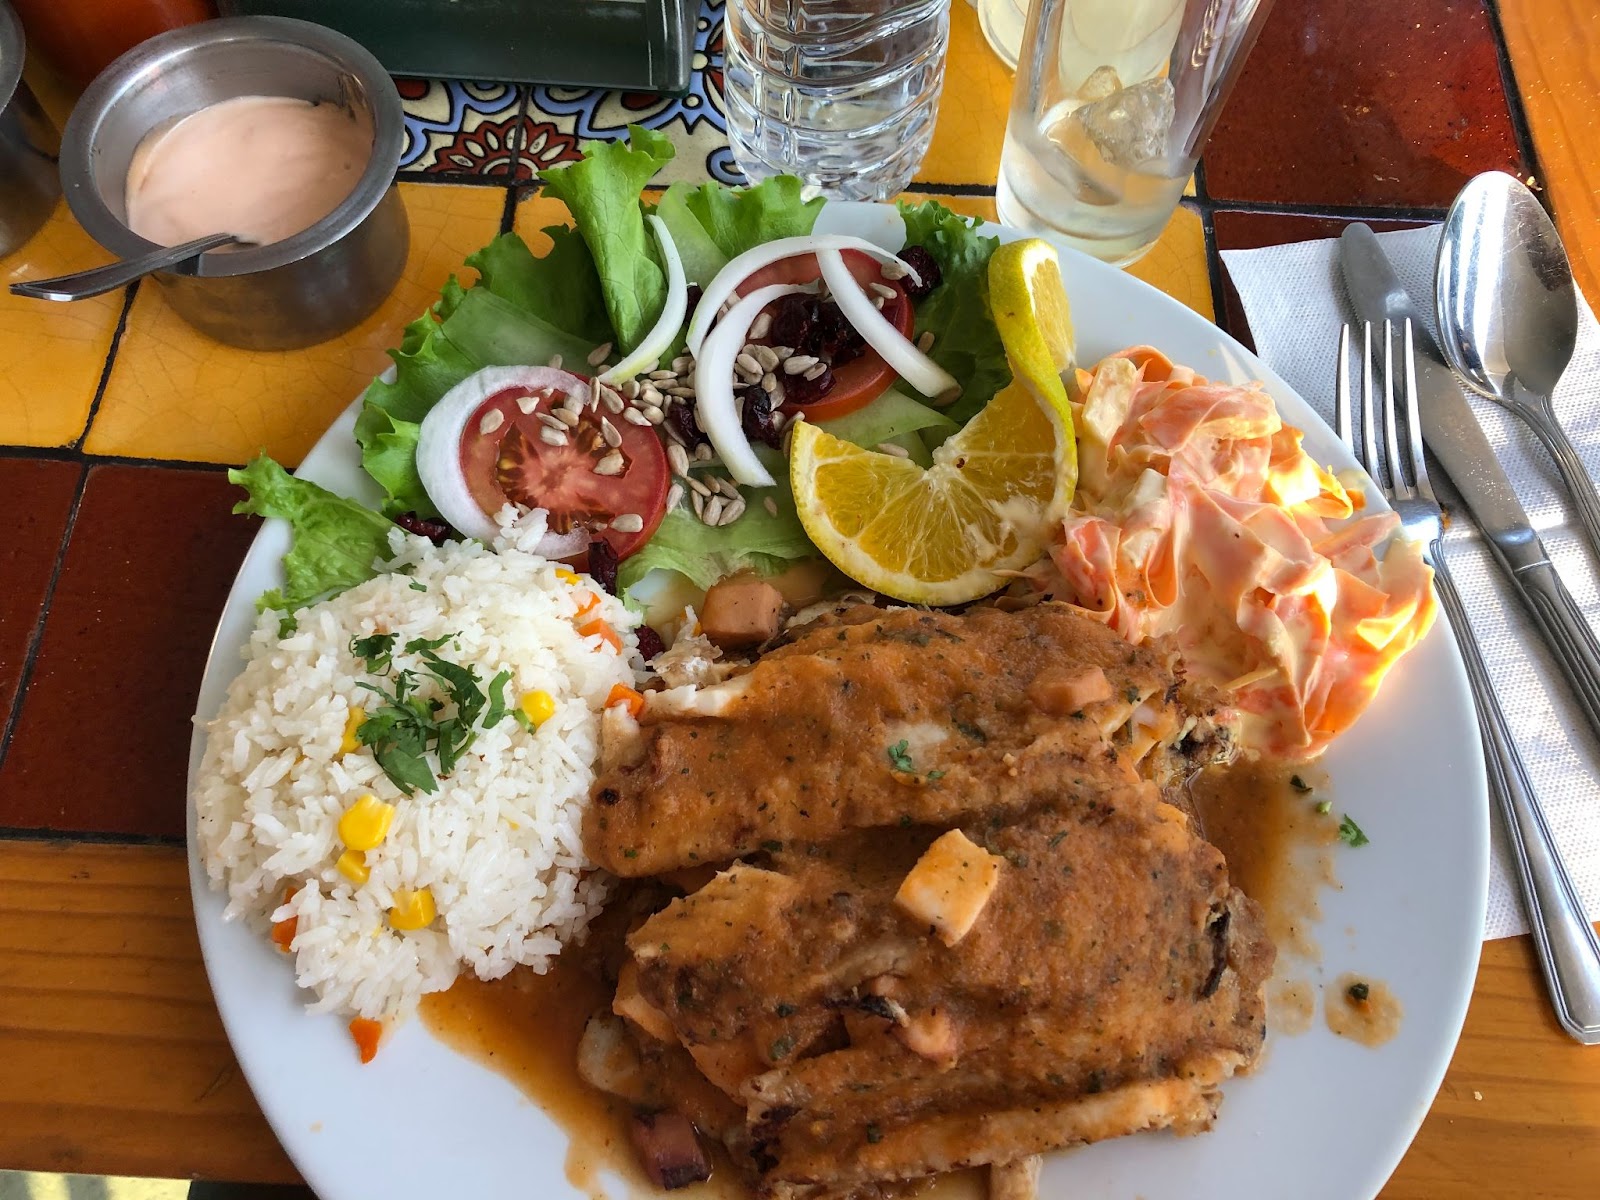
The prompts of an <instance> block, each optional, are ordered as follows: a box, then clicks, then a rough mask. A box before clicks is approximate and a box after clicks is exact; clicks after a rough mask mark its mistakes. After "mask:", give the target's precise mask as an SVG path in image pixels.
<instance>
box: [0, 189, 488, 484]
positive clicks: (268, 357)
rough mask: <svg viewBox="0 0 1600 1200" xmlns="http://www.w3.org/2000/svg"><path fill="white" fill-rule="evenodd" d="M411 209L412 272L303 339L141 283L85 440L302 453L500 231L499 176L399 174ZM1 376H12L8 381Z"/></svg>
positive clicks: (152, 454) (136, 449)
mask: <svg viewBox="0 0 1600 1200" xmlns="http://www.w3.org/2000/svg"><path fill="white" fill-rule="evenodd" d="M400 194H401V195H402V197H404V199H405V204H406V211H407V213H408V214H409V215H410V219H411V254H410V256H409V258H408V259H407V260H406V267H405V274H404V276H403V277H402V278H401V280H400V283H399V284H398V285H397V286H396V287H395V290H394V291H393V292H392V293H391V294H390V296H389V298H388V299H387V300H385V301H384V302H383V305H382V306H381V307H380V308H379V309H378V311H377V312H375V313H374V314H373V315H372V316H370V317H368V318H367V319H366V320H365V321H364V322H362V323H361V325H359V326H358V327H357V328H356V329H354V330H352V331H351V332H350V333H347V334H345V335H344V336H343V337H340V338H335V339H334V340H333V341H331V342H324V343H323V344H322V345H320V346H313V347H311V348H309V349H306V350H289V351H253V350H237V349H234V348H232V347H230V346H223V345H221V344H220V343H217V342H213V341H212V340H211V339H210V338H207V337H205V336H203V335H202V334H199V333H196V332H195V331H194V330H193V329H191V328H190V327H189V326H188V325H186V324H185V323H184V322H183V321H182V320H181V319H180V318H179V317H178V316H177V315H176V314H175V313H174V312H173V311H172V310H171V309H170V308H168V307H167V303H166V301H165V300H164V299H162V296H161V289H160V288H158V287H153V286H149V285H143V286H141V287H140V289H139V296H138V299H136V300H135V301H134V304H133V310H132V311H131V312H130V313H129V315H128V327H127V330H126V331H125V333H124V335H123V338H122V342H121V344H120V345H119V347H118V349H117V359H116V363H115V365H114V366H113V368H112V371H111V377H110V378H109V379H108V380H107V382H106V391H105V396H104V398H103V399H102V400H101V403H100V409H99V411H98V413H97V414H96V416H95V421H94V428H93V429H91V430H90V431H89V438H88V441H87V443H86V446H87V448H88V450H89V451H90V452H91V453H95V454H123V455H132V456H135V457H140V458H175V459H190V460H199V461H203V462H227V463H239V462H244V461H246V460H247V459H249V458H250V457H252V456H253V455H254V454H255V453H256V452H257V451H258V450H261V449H263V448H264V449H266V450H267V451H268V452H269V453H270V454H272V455H273V456H274V457H275V458H277V459H278V460H279V461H280V462H283V463H285V464H291V465H292V464H294V463H297V462H299V461H300V458H301V457H302V456H303V455H304V454H305V452H306V451H307V450H308V449H310V447H311V445H312V444H313V443H314V442H315V441H316V440H317V439H318V438H319V437H321V436H322V432H323V430H324V429H326V428H327V427H328V424H329V422H331V421H332V420H333V418H334V417H336V416H337V415H338V414H339V412H340V410H342V409H343V408H344V407H345V406H346V405H347V404H349V403H350V402H351V401H352V400H354V399H355V398H356V396H358V395H359V394H360V393H361V391H362V389H363V388H365V387H366V386H367V384H368V383H369V382H370V381H371V379H372V377H373V376H374V375H376V374H377V373H378V372H379V371H382V370H383V369H384V367H385V366H387V365H388V361H389V359H388V355H387V353H386V351H387V350H388V349H389V348H390V347H391V346H398V345H399V344H400V334H401V331H402V330H403V329H404V328H405V326H406V324H407V323H408V322H410V321H411V320H413V319H414V318H415V317H416V316H417V315H418V314H419V313H421V312H422V311H423V310H424V309H426V308H427V307H428V305H430V304H432V303H433V301H434V300H435V299H436V298H437V297H438V293H439V289H440V288H441V287H443V286H444V282H445V280H446V279H447V278H448V277H449V276H450V275H451V274H452V273H456V274H470V272H465V271H464V270H463V267H462V260H463V259H464V258H466V256H467V255H469V254H471V253H472V252H473V251H475V250H477V249H478V248H479V247H480V246H482V245H484V244H485V243H486V242H488V241H489V240H490V239H491V238H493V237H494V235H495V232H496V231H497V230H498V229H499V227H500V215H501V213H502V211H503V210H504V207H505V196H506V194H505V191H504V190H503V189H501V188H498V187H468V186H463V185H458V184H422V183H405V184H401V185H400ZM0 386H3V385H0Z"/></svg>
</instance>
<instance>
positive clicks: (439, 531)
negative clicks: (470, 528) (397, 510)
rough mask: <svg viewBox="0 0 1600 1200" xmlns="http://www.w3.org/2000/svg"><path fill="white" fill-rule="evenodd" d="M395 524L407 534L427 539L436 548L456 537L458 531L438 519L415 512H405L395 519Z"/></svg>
mask: <svg viewBox="0 0 1600 1200" xmlns="http://www.w3.org/2000/svg"><path fill="white" fill-rule="evenodd" d="M394 523H395V524H396V525H398V526H400V528H401V529H404V530H405V531H406V532H407V533H414V534H416V535H417V536H418V537H425V538H427V539H428V540H429V541H430V542H432V543H433V544H434V545H435V546H442V545H444V544H445V543H446V542H448V541H449V540H450V539H451V538H453V537H455V536H456V531H455V530H454V529H451V528H450V526H449V525H448V524H447V523H446V522H444V521H441V520H440V519H439V518H438V517H424V516H419V515H418V514H417V513H414V512H403V513H401V514H400V515H399V516H398V517H396V518H395V519H394Z"/></svg>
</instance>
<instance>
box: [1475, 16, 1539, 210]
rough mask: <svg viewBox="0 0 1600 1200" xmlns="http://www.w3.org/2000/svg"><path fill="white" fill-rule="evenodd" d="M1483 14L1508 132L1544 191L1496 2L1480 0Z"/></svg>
mask: <svg viewBox="0 0 1600 1200" xmlns="http://www.w3.org/2000/svg"><path fill="white" fill-rule="evenodd" d="M1483 8H1484V12H1485V13H1486V14H1487V15H1488V18H1489V30H1490V32H1491V33H1492V34H1493V35H1494V48H1495V56H1496V58H1498V60H1499V63H1500V90H1501V91H1502V92H1503V93H1504V94H1505V98H1506V109H1507V111H1509V112H1510V114H1511V133H1512V136H1513V137H1514V138H1516V142H1517V150H1518V152H1520V153H1521V155H1522V161H1523V163H1524V164H1525V165H1526V167H1527V170H1528V173H1529V174H1530V175H1532V176H1533V178H1534V182H1535V183H1537V184H1538V185H1539V190H1540V191H1543V190H1544V173H1543V172H1542V171H1541V170H1540V168H1539V148H1538V146H1537V145H1535V143H1534V140H1533V126H1532V125H1530V124H1529V123H1528V110H1527V109H1526V108H1524V107H1523V104H1522V89H1521V88H1520V87H1518V86H1517V69H1516V64H1515V63H1514V62H1513V61H1512V59H1511V47H1510V46H1509V45H1507V44H1506V31H1505V26H1504V24H1503V23H1502V22H1501V20H1500V5H1499V2H1498V0H1484V3H1483Z"/></svg>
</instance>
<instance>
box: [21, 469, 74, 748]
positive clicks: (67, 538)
mask: <svg viewBox="0 0 1600 1200" xmlns="http://www.w3.org/2000/svg"><path fill="white" fill-rule="evenodd" d="M88 484H89V467H88V465H87V464H85V465H84V467H83V471H82V474H80V475H79V476H78V486H77V487H76V488H75V489H74V490H73V493H72V504H71V506H70V507H69V508H68V509H67V519H66V522H65V523H64V524H63V525H62V527H61V545H60V546H59V547H57V549H56V560H55V562H54V563H53V564H51V567H50V580H49V582H48V583H46V584H45V589H44V596H43V597H42V598H41V599H40V601H39V616H38V618H37V619H36V620H35V621H34V623H33V630H32V632H31V633H29V635H28V649H27V651H26V652H25V653H24V654H23V656H22V670H21V671H19V672H17V690H16V698H15V699H14V700H13V701H12V704H11V712H10V713H9V714H7V716H6V723H5V727H4V728H3V729H0V768H3V767H4V766H5V762H6V754H7V752H8V751H10V749H11V740H12V738H13V737H15V736H16V732H17V725H18V723H19V722H20V721H21V720H22V710H23V708H25V707H26V706H27V701H28V684H29V682H30V681H31V680H32V679H33V668H34V666H35V665H36V664H37V663H38V659H39V647H40V645H41V644H42V643H43V642H44V627H45V623H46V621H48V620H49V617H50V604H51V602H52V601H53V600H54V599H55V595H56V586H57V585H58V584H59V583H60V582H61V570H62V568H63V567H64V566H65V565H66V561H67V548H68V547H69V546H70V545H71V544H72V531H73V528H74V527H75V526H76V525H77V523H78V512H79V510H80V509H81V508H82V507H83V493H84V491H85V489H86V488H87V487H88Z"/></svg>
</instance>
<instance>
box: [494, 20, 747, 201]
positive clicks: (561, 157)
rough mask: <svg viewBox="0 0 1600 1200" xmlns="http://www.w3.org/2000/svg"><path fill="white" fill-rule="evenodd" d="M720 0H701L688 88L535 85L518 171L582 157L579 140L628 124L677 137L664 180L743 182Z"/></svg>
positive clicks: (605, 136) (622, 130) (525, 175)
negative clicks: (675, 92)
mask: <svg viewBox="0 0 1600 1200" xmlns="http://www.w3.org/2000/svg"><path fill="white" fill-rule="evenodd" d="M722 7H723V5H722V0H702V5H701V11H700V18H699V22H698V25H697V28H696V32H695V54H694V73H693V74H692V75H691V76H690V80H689V90H688V91H687V92H685V93H684V94H683V95H682V96H663V95H657V94H655V93H651V92H621V91H599V90H591V89H587V88H567V87H534V88H531V89H529V94H528V107H527V111H526V113H525V114H524V116H523V127H522V145H521V149H520V151H519V153H518V156H517V165H516V174H517V178H519V179H529V178H532V176H533V174H534V172H536V171H539V170H542V169H543V168H545V167H551V166H554V165H556V164H557V163H562V162H571V161H572V160H574V159H576V158H578V157H579V150H578V144H579V143H580V142H583V141H588V140H591V139H599V140H614V139H617V138H622V137H625V136H626V135H627V127H628V126H629V125H642V126H644V127H645V128H647V129H655V130H659V131H661V132H662V133H665V134H666V135H667V136H668V137H670V138H671V139H672V141H673V144H674V145H675V146H676V147H677V149H678V155H677V158H675V159H674V160H673V162H672V163H671V164H670V165H669V166H668V167H667V168H666V170H665V171H663V172H662V174H661V179H662V180H663V181H664V182H668V183H671V182H675V181H677V180H687V181H689V182H702V181H704V180H706V179H717V180H721V181H722V182H724V183H742V182H743V181H744V176H743V175H742V174H741V173H740V171H739V168H738V167H737V166H735V165H734V162H733V156H732V154H731V153H730V152H729V149H728V132H727V130H728V123H727V117H726V110H725V107H724V104H723V91H722V46H723V39H722Z"/></svg>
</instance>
